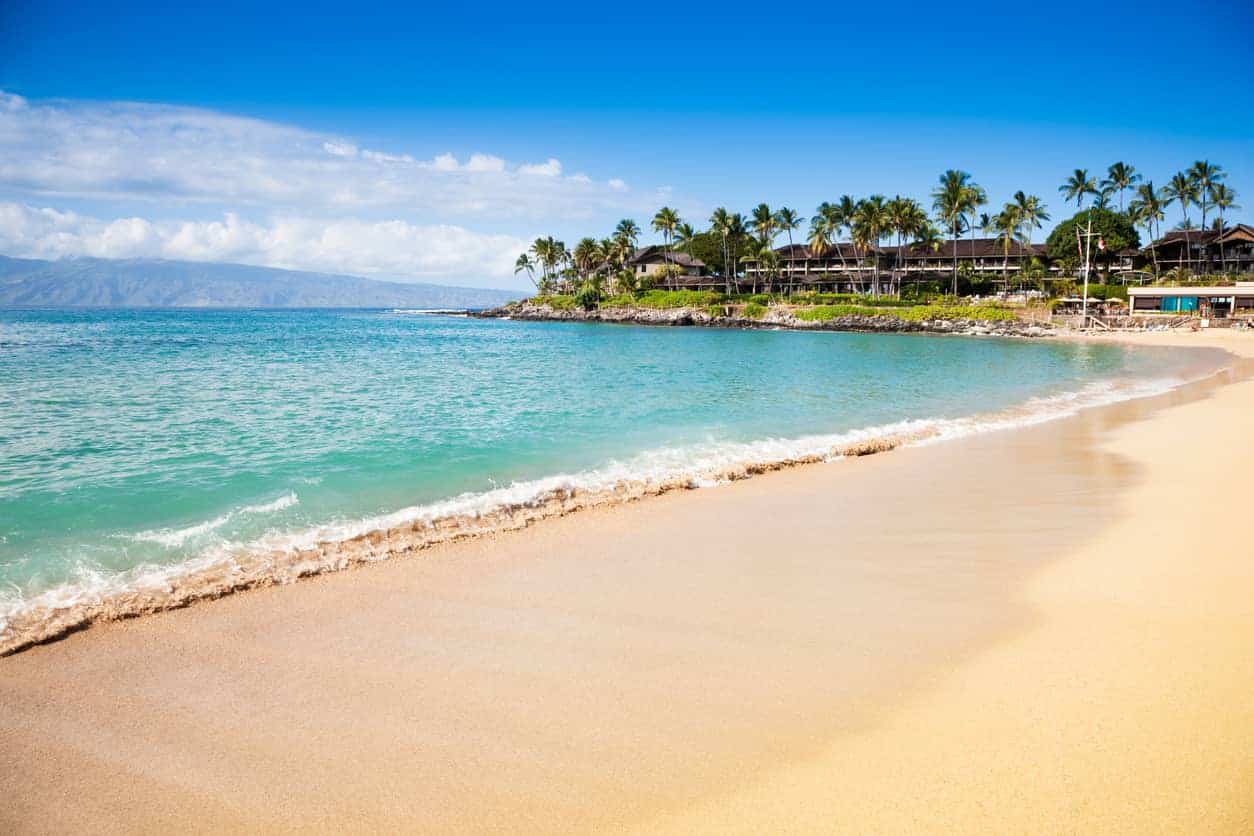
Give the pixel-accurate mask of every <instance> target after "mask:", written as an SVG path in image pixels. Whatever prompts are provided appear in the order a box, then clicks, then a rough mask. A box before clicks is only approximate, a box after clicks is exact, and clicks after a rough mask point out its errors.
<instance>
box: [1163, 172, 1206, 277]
mask: <svg viewBox="0 0 1254 836" xmlns="http://www.w3.org/2000/svg"><path fill="white" fill-rule="evenodd" d="M1163 196H1164V197H1165V198H1166V200H1165V201H1164V202H1165V204H1166V205H1167V206H1170V205H1171V204H1173V203H1178V204H1180V212H1181V213H1182V214H1183V215H1184V227H1183V229H1184V263H1185V267H1186V269H1189V270H1192V269H1193V251H1192V247H1191V245H1190V243H1189V229H1191V228H1192V226H1193V224H1192V223H1191V222H1190V221H1189V207H1190V206H1192V205H1193V204H1194V203H1196V202H1197V199H1198V185H1197V182H1196V181H1195V180H1194V179H1193V178H1192V177H1190V176H1189V175H1187V174H1185V173H1184V172H1183V171H1177V172H1176V173H1175V174H1174V175H1173V176H1172V178H1171V180H1169V181H1168V183H1167V185H1166V186H1163Z"/></svg>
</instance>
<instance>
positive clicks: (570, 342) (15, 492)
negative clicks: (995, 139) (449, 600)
mask: <svg viewBox="0 0 1254 836" xmlns="http://www.w3.org/2000/svg"><path fill="white" fill-rule="evenodd" d="M1186 354H1187V353H1186ZM1188 373H1189V372H1188V371H1187V367H1186V362H1185V360H1184V359H1183V358H1182V356H1181V353H1180V352H1172V351H1169V350H1161V351H1159V350H1154V349H1146V348H1137V349H1130V348H1124V347H1120V346H1116V345H1090V344H1076V343H1069V342H1062V341H1051V340H1038V341H1014V340H1004V339H993V338H987V339H985V338H961V337H943V336H921V335H863V334H840V333H803V332H789V331H738V330H719V329H706V328H645V327H631V326H611V325H592V324H579V323H535V322H513V321H507V320H479V319H473V318H467V317H464V316H451V315H433V314H421V313H415V312H404V311H380V310H371V311H342V310H337V311H327V310H301V311H290V310H285V311H277V310H264V311H263V310H256V311H239V310H230V311H228V310H177V311H176V310H129V311H118V310H8V311H0V649H3V647H4V646H5V642H6V640H7V642H8V644H9V645H10V646H12V645H13V644H14V643H15V642H20V640H21V637H22V636H36V637H38V636H39V635H43V634H44V633H47V634H51V633H53V632H55V629H61V628H63V627H64V626H65V625H67V624H69V625H72V624H73V623H75V622H76V620H79V621H81V620H90V619H91V618H95V617H102V616H106V615H118V614H122V615H126V614H134V613H135V612H140V611H147V610H151V609H160V608H161V607H162V606H163V605H164V604H163V601H165V600H166V599H169V600H170V601H177V599H179V596H180V595H181V596H183V599H184V600H186V599H189V598H195V597H204V594H202V591H197V590H199V589H201V588H200V587H197V586H196V584H195V583H194V582H193V581H192V580H191V579H193V578H202V579H203V577H205V576H206V575H209V576H212V578H213V585H212V586H213V589H214V590H216V592H214V593H212V594H217V593H218V592H221V591H223V590H224V589H225V590H226V591H229V588H239V587H242V586H248V585H253V584H256V583H263V582H269V581H272V580H278V581H287V580H291V579H292V578H294V577H296V576H299V575H301V574H310V573H312V572H316V571H325V570H328V569H336V568H342V567H343V566H345V565H348V563H351V562H354V561H355V560H357V559H378V558H382V557H386V556H388V554H389V553H391V551H395V550H394V549H393V550H389V549H388V548H387V547H386V544H380V543H378V542H371V543H370V544H368V545H367V546H365V547H364V548H365V551H364V552H363V550H362V548H358V549H357V550H356V551H355V552H354V554H355V555H356V556H355V557H354V559H353V560H351V561H345V560H342V559H332V558H331V557H329V555H334V554H335V551H336V548H335V544H337V543H340V542H342V541H345V540H349V539H351V538H354V537H359V536H360V535H362V534H364V533H367V532H371V531H375V530H380V529H394V528H397V527H403V528H410V529H413V530H415V531H422V530H428V529H429V530H433V531H434V530H440V531H445V532H447V531H449V530H455V529H457V527H458V526H459V525H461V524H463V523H465V524H467V525H471V526H475V525H477V526H479V527H481V528H482V527H484V526H488V525H489V524H490V523H492V522H493V521H499V520H501V519H509V518H511V515H513V517H512V518H514V519H519V518H518V517H517V513H518V512H519V510H520V509H523V510H526V509H531V511H532V512H534V510H535V509H536V508H540V507H542V506H543V505H544V504H545V503H547V502H551V501H553V500H554V499H555V498H557V499H559V500H561V499H567V500H568V499H569V498H570V497H571V496H572V495H577V494H581V493H582V494H587V495H600V496H613V495H615V492H616V491H617V492H618V493H619V494H622V493H623V491H624V488H625V486H627V487H630V488H632V489H634V490H636V491H637V493H638V492H639V490H641V489H643V490H644V491H645V492H649V491H651V490H653V489H655V488H659V486H660V488H668V487H670V488H673V487H675V486H677V485H678V486H681V487H716V486H717V485H718V484H720V483H721V482H723V481H726V480H728V479H732V478H738V477H740V476H743V475H745V474H746V473H747V472H749V471H751V470H753V469H754V468H755V467H758V468H760V467H761V466H773V465H776V464H779V463H782V462H791V461H798V460H812V459H838V458H839V457H840V456H841V454H842V452H847V451H848V448H849V446H850V445H853V444H858V443H864V442H866V443H876V442H882V441H884V440H887V441H888V443H887V444H886V446H892V445H893V444H898V443H935V442H937V441H943V440H944V439H946V438H951V437H955V436H961V435H966V434H970V433H974V432H982V431H989V430H996V429H1001V428H1007V427H1014V426H1020V425H1025V424H1031V423H1034V422H1038V421H1043V420H1049V419H1050V418H1054V417H1058V416H1062V415H1067V414H1071V413H1073V412H1075V411H1076V410H1077V409H1080V408H1084V407H1085V406H1090V405H1098V404H1101V403H1107V402H1111V401H1114V400H1119V399H1123V398H1129V397H1136V396H1141V395H1148V394H1153V393H1155V392H1159V391H1163V390H1165V389H1166V388H1168V387H1170V386H1172V385H1175V384H1177V383H1179V382H1182V380H1183V379H1184V377H1186V376H1187V375H1188ZM533 516H534V513H533ZM523 521H527V520H526V519H524V520H523ZM311 550H316V552H317V553H316V555H315V554H314V551H311ZM311 555H313V556H314V557H316V560H314V559H313V557H311ZM363 555H364V557H363ZM297 558H299V560H298V559H297ZM311 560H313V562H310V561H311ZM294 562H296V563H299V566H298V567H297V568H295V569H294V568H293V565H294ZM267 573H272V576H271V577H268V576H267ZM137 592H138V593H141V594H138V595H137ZM52 622H56V623H57V624H60V625H61V627H58V628H55V629H54V628H53V627H45V626H41V625H45V623H52ZM41 631H42V632H41ZM15 636H16V637H17V638H15Z"/></svg>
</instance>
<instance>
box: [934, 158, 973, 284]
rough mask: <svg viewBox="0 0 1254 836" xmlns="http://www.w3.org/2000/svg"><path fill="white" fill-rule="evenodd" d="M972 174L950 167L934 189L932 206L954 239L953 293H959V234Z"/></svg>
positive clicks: (969, 194) (969, 193) (968, 196)
mask: <svg viewBox="0 0 1254 836" xmlns="http://www.w3.org/2000/svg"><path fill="white" fill-rule="evenodd" d="M970 186H971V175H970V174H968V173H967V172H965V171H958V170H957V169H953V168H951V169H949V170H948V171H946V172H945V173H944V174H942V175H941V176H940V183H939V185H937V187H936V188H935V189H933V190H932V208H933V209H935V210H936V214H938V215H940V218H941V220H943V221H944V222H945V225H946V226H947V227H949V234H950V235H951V236H952V237H953V240H954V273H953V295H954V296H957V295H958V234H959V233H960V232H961V228H960V226H959V224H960V223H961V219H962V216H963V215H964V214H966V211H967V203H968V201H969V200H970V198H971V192H970Z"/></svg>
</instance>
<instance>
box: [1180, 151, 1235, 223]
mask: <svg viewBox="0 0 1254 836" xmlns="http://www.w3.org/2000/svg"><path fill="white" fill-rule="evenodd" d="M1188 175H1189V177H1190V178H1191V179H1192V180H1193V182H1194V183H1196V184H1197V197H1196V198H1195V202H1196V203H1197V205H1198V207H1199V208H1200V209H1201V210H1202V229H1205V228H1206V210H1208V209H1209V208H1210V206H1211V203H1212V200H1211V189H1213V188H1215V186H1216V185H1218V184H1219V183H1222V182H1223V181H1224V178H1226V177H1227V176H1228V174H1227V172H1225V171H1224V170H1223V168H1222V167H1221V166H1218V165H1216V164H1214V163H1212V162H1211V161H1210V160H1198V161H1197V162H1195V163H1193V166H1192V167H1191V168H1190V169H1189V171H1188Z"/></svg>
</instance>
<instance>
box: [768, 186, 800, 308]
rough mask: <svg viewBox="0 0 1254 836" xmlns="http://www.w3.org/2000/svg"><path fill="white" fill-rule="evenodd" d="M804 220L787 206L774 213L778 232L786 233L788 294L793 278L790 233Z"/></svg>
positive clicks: (790, 292)
mask: <svg viewBox="0 0 1254 836" xmlns="http://www.w3.org/2000/svg"><path fill="white" fill-rule="evenodd" d="M805 222H806V219H805V218H803V217H802V216H800V215H798V214H797V213H796V212H795V211H793V210H792V209H789V208H788V207H787V206H785V207H783V208H781V209H780V210H779V211H778V212H776V213H775V227H776V229H778V230H779V231H780V232H786V233H788V259H789V264H788V293H789V294H790V295H791V294H792V280H793V275H794V273H793V268H792V247H793V244H792V233H793V230H796V229H801V226H802V224H804V223H805Z"/></svg>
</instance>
